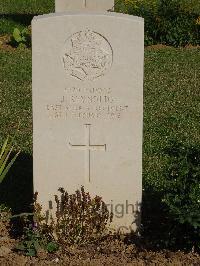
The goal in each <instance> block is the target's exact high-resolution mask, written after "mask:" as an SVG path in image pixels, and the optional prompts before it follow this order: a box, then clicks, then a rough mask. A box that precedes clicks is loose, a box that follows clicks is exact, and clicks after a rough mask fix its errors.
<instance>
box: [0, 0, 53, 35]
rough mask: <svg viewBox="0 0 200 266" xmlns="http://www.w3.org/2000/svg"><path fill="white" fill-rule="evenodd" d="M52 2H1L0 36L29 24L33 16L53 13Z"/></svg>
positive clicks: (37, 0)
mask: <svg viewBox="0 0 200 266" xmlns="http://www.w3.org/2000/svg"><path fill="white" fill-rule="evenodd" d="M54 10H55V8H54V0H1V1H0V35H3V34H12V32H13V29H14V28H15V27H17V28H19V29H23V28H24V27H27V26H29V25H30V24H31V20H32V18H33V16H34V15H37V14H47V13H52V12H54Z"/></svg>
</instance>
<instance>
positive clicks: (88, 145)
mask: <svg viewBox="0 0 200 266" xmlns="http://www.w3.org/2000/svg"><path fill="white" fill-rule="evenodd" d="M90 129H91V124H85V144H79V145H73V144H71V143H70V142H69V147H70V148H71V149H75V150H84V151H85V178H86V180H88V181H89V182H90V181H91V151H106V144H103V145H92V144H91V143H90V140H91V134H90V133H91V132H90Z"/></svg>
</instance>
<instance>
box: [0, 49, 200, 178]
mask: <svg viewBox="0 0 200 266" xmlns="http://www.w3.org/2000/svg"><path fill="white" fill-rule="evenodd" d="M0 69H1V71H0V99H1V105H0V113H1V118H0V124H1V132H0V143H1V144H2V142H3V139H4V138H5V137H6V136H7V134H10V133H12V134H14V133H15V131H16V130H17V128H18V125H19V132H18V133H17V138H16V140H17V143H18V145H19V146H20V147H21V148H22V150H23V151H24V152H28V153H29V154H31V152H32V114H31V52H30V50H28V49H26V50H18V49H17V50H16V51H15V52H13V51H10V52H8V51H3V50H0ZM199 85H200V53H199V49H197V48H193V49H175V48H168V49H162V50H156V51H155V50H154V51H152V50H146V51H145V82H144V171H145V173H146V177H147V179H148V178H150V177H151V176H152V174H153V173H154V175H156V174H158V170H159V168H160V166H162V164H163V160H164V158H163V154H162V150H163V149H164V148H165V147H166V146H167V145H168V143H169V141H170V140H171V139H177V140H183V141H184V142H187V143H188V142H189V143H191V144H195V143H199V142H200V134H199V133H200V132H199V118H200V113H199V110H200V101H199Z"/></svg>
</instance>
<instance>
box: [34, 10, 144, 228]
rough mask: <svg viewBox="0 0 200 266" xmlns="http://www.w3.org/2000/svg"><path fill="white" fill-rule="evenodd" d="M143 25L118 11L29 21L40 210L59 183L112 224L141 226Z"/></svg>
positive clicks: (52, 16)
mask: <svg viewBox="0 0 200 266" xmlns="http://www.w3.org/2000/svg"><path fill="white" fill-rule="evenodd" d="M143 28H144V23H143V19H141V18H138V17H133V16H128V15H120V14H115V13H106V14H100V13H88V12H87V13H79V12H76V13H70V14H68V13H67V14H54V15H53V14H52V15H44V16H38V17H35V18H34V20H33V23H32V31H33V43H32V45H33V126H34V128H33V145H34V146H33V148H34V154H33V156H34V188H35V191H38V192H39V200H40V202H41V203H42V205H43V207H44V209H47V208H48V201H49V200H53V198H54V195H55V194H56V193H57V189H58V188H59V187H64V188H65V189H67V190H68V191H69V192H70V193H73V192H74V191H75V190H76V189H77V188H80V186H81V185H84V187H85V189H86V190H89V191H90V193H91V194H92V195H99V196H102V197H103V200H104V201H105V202H106V203H107V204H108V205H109V208H110V209H111V211H112V212H113V213H114V225H115V228H117V229H119V228H122V227H126V228H127V229H129V228H130V227H132V228H134V229H136V228H137V226H138V225H139V218H140V214H139V212H140V207H139V206H140V203H141V197H142V125H143V122H142V120H143V53H144V43H143V42H144V35H143V34H144V33H143ZM135 218H136V221H135Z"/></svg>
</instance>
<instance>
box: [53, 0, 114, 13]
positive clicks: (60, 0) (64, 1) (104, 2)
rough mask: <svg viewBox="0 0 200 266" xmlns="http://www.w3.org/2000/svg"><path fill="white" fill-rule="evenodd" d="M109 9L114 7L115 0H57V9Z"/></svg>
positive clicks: (57, 10) (58, 10)
mask: <svg viewBox="0 0 200 266" xmlns="http://www.w3.org/2000/svg"><path fill="white" fill-rule="evenodd" d="M83 9H85V10H91V11H92V10H93V11H108V10H113V9H114V0H55V11H56V12H64V11H75V10H83Z"/></svg>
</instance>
